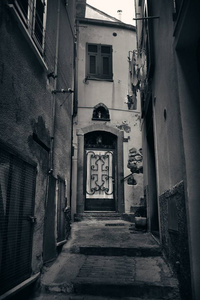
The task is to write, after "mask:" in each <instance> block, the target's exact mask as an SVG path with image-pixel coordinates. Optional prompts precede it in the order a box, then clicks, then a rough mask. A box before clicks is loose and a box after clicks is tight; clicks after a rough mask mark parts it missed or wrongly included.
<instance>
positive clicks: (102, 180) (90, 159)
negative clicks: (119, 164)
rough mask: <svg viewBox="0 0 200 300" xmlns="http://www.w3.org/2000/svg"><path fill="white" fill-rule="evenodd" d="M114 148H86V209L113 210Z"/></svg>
mask: <svg viewBox="0 0 200 300" xmlns="http://www.w3.org/2000/svg"><path fill="white" fill-rule="evenodd" d="M113 162H114V150H101V149H86V198H85V210H86V211H87V210H89V211H91V210H92V211H113V210H115V199H114V169H113Z"/></svg>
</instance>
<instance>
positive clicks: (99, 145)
mask: <svg viewBox="0 0 200 300" xmlns="http://www.w3.org/2000/svg"><path fill="white" fill-rule="evenodd" d="M98 133H101V137H102V141H100V139H99V140H97V137H98V136H97V135H98ZM123 138H124V132H123V131H122V130H119V129H118V128H115V127H111V126H108V125H107V124H104V123H103V124H102V123H101V124H100V123H98V124H92V125H90V126H86V127H83V128H80V129H77V186H76V198H75V199H76V213H83V212H84V211H86V209H90V210H89V211H92V210H93V209H97V207H96V208H95V207H93V208H92V207H90V208H88V205H87V206H86V203H85V200H86V182H87V176H91V175H92V174H90V173H88V171H87V157H86V154H87V152H86V151H89V150H91V151H93V152H94V150H95V151H102V152H100V155H101V159H100V160H99V162H98V163H97V164H100V168H102V167H101V164H102V165H103V164H104V165H103V166H107V167H108V166H111V165H112V176H114V177H112V178H111V177H109V181H108V182H107V183H106V184H107V186H105V185H104V187H105V188H109V189H108V193H109V191H111V179H114V181H112V182H113V197H114V198H113V199H114V205H113V204H112V206H110V208H108V206H107V208H106V205H103V206H104V207H101V209H102V210H100V207H99V208H98V210H97V211H103V209H107V211H109V210H108V209H110V210H111V211H113V210H115V211H116V212H118V213H123V212H124V184H123V178H124V171H123ZM103 151H105V152H104V153H103ZM106 152H108V153H106ZM110 152H111V153H110ZM105 153H106V154H105ZM90 155H92V154H90ZM90 155H89V156H90ZM93 155H94V154H93ZM103 155H106V156H107V157H106V158H105V159H106V160H109V164H107V165H106V163H108V162H104V158H103ZM111 157H112V158H111ZM88 159H89V158H88ZM91 159H93V160H95V158H92V157H91ZM102 159H103V160H102ZM101 161H102V162H101ZM111 161H112V162H111ZM91 164H94V166H95V163H94V162H93V161H92V162H91ZM103 169H104V167H103ZM110 170H111V168H109V171H110ZM87 174H90V175H87ZM102 175H104V176H111V175H110V174H109V173H107V174H106V171H105V173H103V174H102ZM88 178H89V177H88ZM100 178H101V177H100ZM93 184H94V183H93ZM97 184H98V185H100V182H99V183H98V182H97ZM100 186H101V185H100ZM91 187H92V188H95V186H93V185H92V186H91ZM102 187H103V186H102ZM97 188H98V186H97ZM88 199H89V198H88ZM97 199H98V198H97ZM110 199H111V197H110ZM88 202H90V201H88ZM107 202H109V201H107ZM110 202H111V201H110ZM94 204H95V203H94ZM96 204H97V206H98V203H97V201H96ZM104 204H105V203H104ZM93 211H94V210H93Z"/></svg>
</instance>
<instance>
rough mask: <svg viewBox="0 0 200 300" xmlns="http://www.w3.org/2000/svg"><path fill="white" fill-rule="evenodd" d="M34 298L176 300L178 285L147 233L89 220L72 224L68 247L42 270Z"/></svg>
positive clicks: (130, 226)
mask: <svg viewBox="0 0 200 300" xmlns="http://www.w3.org/2000/svg"><path fill="white" fill-rule="evenodd" d="M103 217H104V216H103ZM42 297H43V298H42ZM45 297H46V298H45ZM53 297H54V298H53ZM62 297H63V298H62ZM33 299H38V300H44V299H48V300H51V299H60V300H61V299H65V300H106V299H110V300H111V299H112V300H114V299H116V300H117V299H124V300H125V299H127V300H141V299H149V300H153V299H154V300H155V299H159V300H161V299H165V300H167V299H168V300H169V299H170V300H171V299H174V300H180V296H179V289H178V282H177V280H176V278H175V277H174V276H173V274H172V272H171V270H170V268H169V266H168V265H167V263H166V262H165V260H164V258H163V257H162V252H161V249H160V246H159V245H158V243H157V242H156V240H155V239H154V238H153V237H152V236H151V234H150V233H148V232H140V231H138V230H135V228H134V225H133V224H132V223H130V222H126V221H123V220H121V219H120V218H119V219H108V220H107V219H105V220H104V219H103V220H102V219H101V220H97V219H96V215H95V217H94V218H92V217H91V215H90V218H89V219H87V220H82V221H80V222H77V223H73V224H72V238H71V240H70V242H69V243H67V244H66V245H65V246H64V248H63V251H62V252H61V254H60V256H59V257H58V259H57V261H56V262H55V263H54V264H53V265H52V266H50V267H47V268H46V270H45V272H44V275H43V277H42V294H41V295H40V296H38V298H33Z"/></svg>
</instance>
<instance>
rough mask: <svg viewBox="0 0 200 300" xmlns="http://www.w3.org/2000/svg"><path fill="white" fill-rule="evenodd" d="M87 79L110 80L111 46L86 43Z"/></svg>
mask: <svg viewBox="0 0 200 300" xmlns="http://www.w3.org/2000/svg"><path fill="white" fill-rule="evenodd" d="M86 77H87V78H88V79H97V80H98V79H99V80H112V77H113V76H112V46H111V45H101V44H87V70H86Z"/></svg>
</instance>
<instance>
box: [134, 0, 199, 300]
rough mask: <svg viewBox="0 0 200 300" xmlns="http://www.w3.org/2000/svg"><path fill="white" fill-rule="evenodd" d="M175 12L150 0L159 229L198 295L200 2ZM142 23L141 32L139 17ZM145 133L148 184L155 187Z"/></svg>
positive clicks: (186, 282)
mask: <svg viewBox="0 0 200 300" xmlns="http://www.w3.org/2000/svg"><path fill="white" fill-rule="evenodd" d="M173 12H174V11H173V6H172V5H169V4H168V3H166V2H165V1H164V2H162V3H157V2H156V1H151V2H149V14H150V15H152V16H159V18H158V19H155V20H154V21H153V22H149V26H150V28H151V29H152V32H153V39H152V40H151V46H152V47H153V54H154V62H155V63H154V72H153V74H152V77H151V79H150V81H149V83H150V88H149V90H150V91H152V103H153V111H152V119H153V125H154V127H153V130H154V138H155V158H156V184H157V198H158V199H159V201H158V205H159V220H160V230H161V231H160V233H161V240H162V243H163V247H164V250H165V252H166V253H167V256H168V258H169V259H170V261H171V263H172V265H173V267H174V269H176V270H177V274H178V277H179V279H180V286H181V290H182V294H183V299H189V298H191V299H199V297H200V289H199V284H198V281H199V276H200V274H199V270H200V268H199V266H200V261H199V255H198V254H197V253H199V250H200V249H199V245H200V241H199V236H197V235H196V232H197V231H198V230H199V228H200V220H199V217H198V216H199V212H200V205H199V200H198V199H199V192H198V189H199V188H198V186H199V182H198V178H199V155H198V153H199V146H198V145H199V134H198V132H197V131H198V129H197V128H199V57H198V56H197V53H198V51H199V34H200V32H199V26H198V24H199V2H198V1H188V2H187V3H186V2H184V1H183V6H182V8H181V9H180V10H179V11H178V13H177V15H176V14H175V13H174V14H173ZM138 27H139V31H138V33H140V32H141V23H140V24H139V26H138ZM140 37H141V36H139V37H138V38H139V39H140ZM145 117H146V116H145ZM145 122H146V121H145ZM145 130H146V129H145ZM146 133H147V132H145V131H144V133H143V140H144V144H143V145H144V146H143V147H144V157H145V161H144V182H145V183H144V184H145V186H147V187H148V188H151V189H152V186H151V184H150V179H149V173H148V166H149V161H148V141H147V138H146ZM180 183H181V185H180ZM179 185H180V186H179ZM177 268H179V269H177ZM190 276H191V277H190ZM186 285H187V291H186V290H185V286H186ZM191 290H192V292H191ZM184 297H185V298H184Z"/></svg>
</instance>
